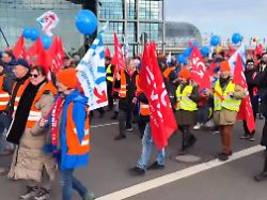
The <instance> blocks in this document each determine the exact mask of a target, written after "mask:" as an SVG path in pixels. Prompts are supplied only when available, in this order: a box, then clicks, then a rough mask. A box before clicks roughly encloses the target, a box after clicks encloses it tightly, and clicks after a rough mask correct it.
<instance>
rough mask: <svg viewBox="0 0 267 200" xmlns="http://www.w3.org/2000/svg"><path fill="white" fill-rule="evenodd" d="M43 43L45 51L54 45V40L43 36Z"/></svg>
mask: <svg viewBox="0 0 267 200" xmlns="http://www.w3.org/2000/svg"><path fill="white" fill-rule="evenodd" d="M41 41H42V44H43V46H44V48H45V49H49V47H50V46H51V44H52V38H51V37H48V36H47V35H42V36H41Z"/></svg>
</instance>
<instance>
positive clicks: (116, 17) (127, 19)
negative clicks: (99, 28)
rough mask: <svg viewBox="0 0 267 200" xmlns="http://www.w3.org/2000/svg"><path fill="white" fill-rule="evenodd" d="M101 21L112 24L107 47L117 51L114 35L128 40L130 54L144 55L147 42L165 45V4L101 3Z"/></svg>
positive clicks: (152, 0) (155, 0) (148, 0)
mask: <svg viewBox="0 0 267 200" xmlns="http://www.w3.org/2000/svg"><path fill="white" fill-rule="evenodd" d="M100 2H101V4H100V5H99V6H98V9H97V10H98V18H99V20H100V23H101V24H105V23H106V22H107V21H108V22H109V25H108V28H107V32H106V34H105V44H106V45H108V46H110V48H111V49H112V48H113V33H114V32H115V33H117V35H118V37H119V39H120V40H121V41H122V40H123V37H125V38H126V40H127V42H128V44H129V47H130V52H135V53H137V52H140V50H141V47H142V46H143V45H142V44H143V43H144V41H145V40H150V41H152V40H153V41H155V42H156V43H157V44H158V47H159V48H162V46H163V45H162V44H164V31H162V30H165V28H164V25H165V22H164V21H165V20H164V9H163V8H164V0H101V1H100Z"/></svg>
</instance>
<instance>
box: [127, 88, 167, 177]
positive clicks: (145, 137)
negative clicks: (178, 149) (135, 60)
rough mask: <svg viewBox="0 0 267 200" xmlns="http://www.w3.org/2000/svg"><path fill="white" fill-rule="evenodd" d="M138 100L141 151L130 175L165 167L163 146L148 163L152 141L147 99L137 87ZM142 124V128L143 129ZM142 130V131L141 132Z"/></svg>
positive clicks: (152, 145) (142, 173)
mask: <svg viewBox="0 0 267 200" xmlns="http://www.w3.org/2000/svg"><path fill="white" fill-rule="evenodd" d="M137 90H138V97H137V98H138V100H139V101H140V115H141V117H142V118H141V119H140V120H142V126H141V127H139V131H140V134H141V135H142V153H141V155H140V158H139V159H138V161H137V164H136V166H135V167H133V168H131V169H130V173H131V174H132V175H144V174H145V173H146V171H147V170H154V169H164V167H165V157H166V155H165V148H162V149H159V150H157V156H156V161H155V162H153V163H152V164H151V165H149V160H150V157H151V154H152V150H153V148H154V146H155V145H154V142H153V138H152V133H151V127H150V124H149V118H150V117H149V116H150V115H151V112H150V109H149V104H148V99H147V98H146V96H145V94H144V92H143V91H142V90H141V89H140V87H138V89H137ZM143 124H145V125H144V129H143ZM142 131H143V132H142Z"/></svg>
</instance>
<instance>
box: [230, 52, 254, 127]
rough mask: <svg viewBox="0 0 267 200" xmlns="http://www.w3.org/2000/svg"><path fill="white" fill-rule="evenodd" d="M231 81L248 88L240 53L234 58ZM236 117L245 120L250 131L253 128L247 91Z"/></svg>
mask: <svg viewBox="0 0 267 200" xmlns="http://www.w3.org/2000/svg"><path fill="white" fill-rule="evenodd" d="M233 82H234V83H235V84H237V85H240V86H241V87H243V88H245V89H246V90H247V89H248V86H247V82H246V78H245V74H244V71H243V64H242V59H241V57H240V55H238V56H237V59H236V66H235V70H234V78H233ZM237 118H238V119H240V120H245V121H246V124H247V127H248V130H249V131H250V132H252V131H254V130H255V121H254V116H253V111H252V106H251V101H250V96H249V94H248V93H247V96H246V97H245V98H243V99H242V102H241V105H240V109H239V112H238V115H237Z"/></svg>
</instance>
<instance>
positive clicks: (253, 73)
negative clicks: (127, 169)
mask: <svg viewBox="0 0 267 200" xmlns="http://www.w3.org/2000/svg"><path fill="white" fill-rule="evenodd" d="M245 76H246V81H247V85H248V92H249V97H250V100H251V105H252V110H253V116H254V120H255V121H256V116H257V111H258V107H259V106H258V100H259V96H258V86H259V85H258V81H257V78H256V77H257V70H256V69H255V66H254V61H253V60H252V59H248V60H247V62H246V70H245ZM243 127H244V130H245V132H244V134H243V136H241V137H240V139H247V140H249V141H255V138H254V135H255V130H254V131H253V132H252V133H250V131H249V130H248V128H247V123H246V121H243Z"/></svg>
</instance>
